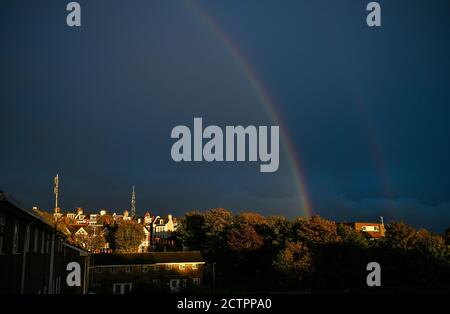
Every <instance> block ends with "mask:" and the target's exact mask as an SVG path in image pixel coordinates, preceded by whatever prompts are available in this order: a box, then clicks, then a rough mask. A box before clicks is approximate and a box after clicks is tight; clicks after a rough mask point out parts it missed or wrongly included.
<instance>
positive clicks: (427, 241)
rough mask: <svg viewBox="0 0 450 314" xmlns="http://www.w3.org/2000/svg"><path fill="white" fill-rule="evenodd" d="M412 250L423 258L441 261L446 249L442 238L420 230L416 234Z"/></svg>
mask: <svg viewBox="0 0 450 314" xmlns="http://www.w3.org/2000/svg"><path fill="white" fill-rule="evenodd" d="M414 244H415V245H414V249H415V250H416V252H418V253H419V254H421V255H422V256H423V257H426V258H432V259H441V258H444V257H445V256H446V255H447V247H446V245H445V240H444V238H443V237H442V236H439V235H435V234H432V233H431V232H429V231H427V230H425V229H421V230H419V231H418V232H417V233H416V236H415V243H414Z"/></svg>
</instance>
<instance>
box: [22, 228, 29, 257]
mask: <svg viewBox="0 0 450 314" xmlns="http://www.w3.org/2000/svg"><path fill="white" fill-rule="evenodd" d="M26 230H27V231H26V234H25V243H24V248H23V251H24V252H27V253H28V252H29V251H30V240H31V239H30V231H31V230H30V225H27V229H26Z"/></svg>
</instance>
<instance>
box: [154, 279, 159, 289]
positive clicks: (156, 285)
mask: <svg viewBox="0 0 450 314" xmlns="http://www.w3.org/2000/svg"><path fill="white" fill-rule="evenodd" d="M158 286H159V279H153V287H154V288H157V287H158Z"/></svg>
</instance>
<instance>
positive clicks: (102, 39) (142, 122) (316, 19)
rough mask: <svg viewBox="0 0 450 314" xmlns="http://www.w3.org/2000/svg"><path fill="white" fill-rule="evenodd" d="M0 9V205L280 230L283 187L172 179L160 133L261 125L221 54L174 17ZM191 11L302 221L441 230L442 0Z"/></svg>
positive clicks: (50, 6)
mask: <svg viewBox="0 0 450 314" xmlns="http://www.w3.org/2000/svg"><path fill="white" fill-rule="evenodd" d="M80 3H81V6H82V12H83V13H82V27H81V28H80V29H70V28H68V27H67V26H66V25H65V16H66V11H65V3H63V2H61V1H46V2H45V3H44V2H42V1H4V2H2V4H1V10H0V34H1V38H2V49H1V50H0V68H1V71H0V84H1V87H0V89H1V93H0V106H1V115H0V141H1V143H2V147H3V148H2V150H1V156H0V158H1V159H0V160H1V163H0V174H1V175H0V189H3V190H5V191H8V192H10V193H12V194H13V195H15V196H16V197H17V198H20V199H22V200H23V201H24V203H28V204H30V205H32V204H38V205H40V206H41V207H43V208H47V209H50V208H52V204H53V202H52V197H53V195H52V179H53V176H54V175H55V174H56V173H60V175H61V204H62V206H63V207H65V208H71V207H74V206H84V207H86V208H88V209H94V210H96V209H98V208H103V207H106V208H111V209H116V210H122V209H125V208H127V207H129V203H130V193H131V187H132V185H136V188H137V195H138V202H137V204H138V211H139V212H140V213H143V212H144V210H152V211H155V210H158V211H161V212H169V211H173V212H174V213H175V214H182V213H184V212H185V211H186V210H190V209H195V208H198V209H207V208H211V207H229V208H231V209H234V210H236V211H243V210H256V211H260V212H262V213H265V214H283V215H287V216H288V217H296V216H298V215H301V214H302V211H301V209H300V208H299V207H300V202H299V195H298V187H297V186H296V185H295V181H294V174H293V173H292V168H291V166H290V165H289V162H288V159H287V156H286V152H282V156H280V159H281V161H280V170H279V171H278V172H276V173H274V174H266V175H262V174H260V173H259V171H258V167H257V165H253V164H227V163H221V164H206V163H190V164H187V163H180V164H177V163H174V162H173V161H172V160H171V158H170V147H171V144H172V141H171V139H170V131H171V129H172V128H173V127H174V126H176V125H180V124H184V125H190V126H191V125H192V122H193V118H194V117H195V116H201V117H203V120H204V122H205V124H216V125H220V126H224V125H227V124H228V125H230V124H231V125H236V124H243V125H247V124H254V125H267V124H269V123H271V118H272V117H270V116H269V115H268V114H267V111H266V110H265V109H264V107H263V106H262V104H261V101H260V99H259V98H258V96H257V95H256V94H255V92H254V90H253V89H252V86H251V84H250V82H249V80H248V78H247V77H246V76H245V75H244V73H243V71H242V68H241V67H240V65H239V64H238V63H237V62H236V60H235V59H233V57H232V56H231V55H230V53H229V51H228V50H227V48H226V47H225V44H224V42H223V41H222V40H221V39H220V37H219V36H218V35H217V34H215V33H214V32H213V31H212V30H211V29H210V28H209V27H208V25H206V24H205V23H204V21H202V20H201V19H199V18H198V17H197V16H196V15H195V14H194V12H193V11H192V10H191V9H190V8H189V6H187V5H186V4H185V3H184V2H182V1H133V3H125V1H96V2H91V1H80ZM380 3H381V5H382V12H383V13H382V21H383V26H382V28H381V29H369V28H368V27H367V26H366V25H365V14H366V11H365V5H366V4H367V1H289V0H286V1H283V2H282V3H281V2H279V1H268V0H264V1H254V0H249V1H214V2H213V1H200V2H199V5H200V6H201V7H202V8H203V9H204V10H205V11H206V12H207V13H208V14H210V16H211V18H212V19H213V20H214V21H215V22H216V23H217V25H218V26H219V27H220V28H221V30H222V31H223V32H224V33H225V34H226V35H227V36H228V37H229V38H230V39H231V40H232V41H233V43H234V45H235V46H236V47H238V48H239V50H240V52H241V53H242V55H243V56H244V58H245V59H246V61H247V62H248V64H249V66H250V67H251V68H252V69H253V70H254V72H255V75H256V76H257V78H258V79H259V80H260V81H261V83H262V84H263V86H264V88H265V90H266V92H267V93H268V94H270V95H271V96H272V98H273V99H274V106H275V108H276V110H277V111H279V112H280V115H281V117H282V121H283V123H284V126H285V127H286V129H287V131H288V134H289V136H290V137H291V140H292V143H293V146H294V149H295V150H296V152H297V153H298V155H299V157H300V159H301V161H302V166H303V169H304V175H305V178H306V182H307V183H308V188H309V191H310V194H311V201H312V204H313V206H314V212H315V213H318V214H321V215H324V216H327V217H330V218H334V219H337V220H362V219H367V220H376V219H378V217H379V216H381V215H383V216H385V218H386V219H388V220H390V219H404V220H406V221H407V222H410V223H413V224H415V225H418V226H426V227H428V228H432V229H433V230H436V231H441V230H442V229H443V228H444V227H445V226H446V225H450V219H449V214H448V212H449V211H448V210H447V207H448V203H449V202H450V199H449V195H450V179H449V178H450V177H449V176H448V173H449V172H450V166H449V165H450V149H449V146H448V142H449V140H450V138H449V134H450V129H449V128H450V127H449V125H448V121H447V120H448V116H449V114H450V109H449V107H448V103H449V101H450V88H449V76H448V73H450V61H449V60H450V59H449V58H448V57H447V56H448V55H450V45H449V40H448V34H449V33H450V21H449V19H448V16H447V14H448V12H449V9H450V4H449V2H448V1H443V0H442V1H433V2H432V3H429V2H425V1H406V0H404V1H403V0H402V1H395V3H394V2H391V1H380Z"/></svg>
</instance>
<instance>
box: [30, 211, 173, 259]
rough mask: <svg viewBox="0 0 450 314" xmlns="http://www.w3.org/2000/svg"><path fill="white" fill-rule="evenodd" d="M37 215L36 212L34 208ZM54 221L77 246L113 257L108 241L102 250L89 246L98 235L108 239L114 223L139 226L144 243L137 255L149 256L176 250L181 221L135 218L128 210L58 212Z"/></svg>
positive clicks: (169, 215)
mask: <svg viewBox="0 0 450 314" xmlns="http://www.w3.org/2000/svg"><path fill="white" fill-rule="evenodd" d="M34 210H35V211H38V209H37V208H34ZM53 217H54V220H55V221H57V222H61V223H63V224H64V225H65V226H66V234H69V235H70V236H71V238H72V240H73V241H74V242H77V243H79V244H80V245H81V246H83V247H84V248H86V249H88V250H91V251H94V252H95V253H112V250H111V246H110V243H109V242H108V241H106V243H105V244H104V246H103V247H102V248H96V249H92V248H91V247H90V246H89V245H88V243H90V241H91V240H92V239H93V238H95V237H96V236H97V235H99V234H102V235H104V237H105V239H108V232H109V230H108V228H107V226H108V225H110V224H112V223H121V222H131V221H132V222H134V223H137V224H139V225H140V226H141V227H142V230H143V237H142V240H141V243H140V244H139V246H138V247H137V248H136V252H141V253H143V252H149V251H153V250H155V247H156V246H159V247H164V248H166V247H173V246H174V240H173V239H172V234H173V232H175V231H176V229H177V227H178V221H177V219H176V218H174V217H173V216H172V215H171V214H168V215H167V216H158V215H151V214H150V213H149V212H147V213H145V215H144V217H132V216H130V214H129V212H128V210H125V211H124V212H123V214H116V213H113V214H109V213H108V211H107V210H105V209H103V210H100V211H99V213H85V212H84V209H83V208H77V209H76V210H75V211H74V212H67V213H62V212H61V210H60V209H59V208H57V209H56V210H55V213H54V214H53Z"/></svg>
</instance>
